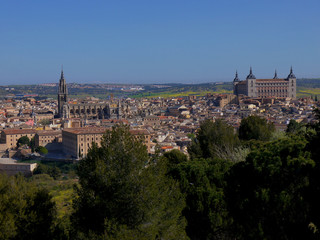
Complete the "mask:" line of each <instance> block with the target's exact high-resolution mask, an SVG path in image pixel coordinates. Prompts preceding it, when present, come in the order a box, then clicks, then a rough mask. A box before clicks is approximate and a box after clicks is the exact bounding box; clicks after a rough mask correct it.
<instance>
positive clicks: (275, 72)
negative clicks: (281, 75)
mask: <svg viewBox="0 0 320 240" xmlns="http://www.w3.org/2000/svg"><path fill="white" fill-rule="evenodd" d="M273 79H278V74H277V69H276V70H275V71H274V77H273Z"/></svg>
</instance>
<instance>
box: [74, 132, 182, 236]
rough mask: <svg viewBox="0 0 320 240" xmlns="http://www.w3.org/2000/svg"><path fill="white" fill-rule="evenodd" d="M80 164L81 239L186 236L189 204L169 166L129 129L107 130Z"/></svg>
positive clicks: (77, 209)
mask: <svg viewBox="0 0 320 240" xmlns="http://www.w3.org/2000/svg"><path fill="white" fill-rule="evenodd" d="M101 145H102V146H101V147H98V146H97V145H93V147H92V148H91V150H90V152H89V153H88V155H87V157H85V158H84V159H83V160H81V161H80V164H79V168H78V175H79V187H78V188H77V189H76V192H77V195H78V197H77V198H76V199H75V200H74V203H73V205H74V213H73V215H72V216H71V221H72V227H73V228H74V229H73V230H74V232H75V235H78V237H87V238H89V239H90V238H91V239H92V238H98V237H104V238H106V239H132V238H134V239H178V238H179V239H185V238H186V235H185V230H184V228H185V224H184V223H185V221H184V220H183V218H182V217H181V211H182V209H183V207H184V205H185V202H184V198H183V195H182V194H181V193H180V191H179V188H178V185H177V184H176V183H175V182H174V181H173V180H172V179H170V178H166V175H165V174H166V168H165V165H163V164H162V163H161V162H156V161H155V160H156V159H150V158H149V156H148V154H147V150H146V147H145V146H144V145H143V143H142V142H141V141H140V140H137V139H135V138H134V137H133V136H132V135H131V134H130V132H129V129H128V128H127V127H124V126H121V127H118V128H113V130H112V131H108V132H107V133H106V134H105V136H104V138H103V140H102V142H101ZM133 236H134V237H133Z"/></svg>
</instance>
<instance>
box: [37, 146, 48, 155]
mask: <svg viewBox="0 0 320 240" xmlns="http://www.w3.org/2000/svg"><path fill="white" fill-rule="evenodd" d="M36 152H37V153H40V154H41V155H46V154H48V149H46V148H45V147H43V146H39V147H37V148H36Z"/></svg>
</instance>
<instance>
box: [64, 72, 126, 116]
mask: <svg viewBox="0 0 320 240" xmlns="http://www.w3.org/2000/svg"><path fill="white" fill-rule="evenodd" d="M121 115H122V112H121V102H120V100H119V101H118V103H77V104H74V103H69V102H68V89H67V84H66V80H65V79H64V74H63V70H61V77H60V81H59V89H58V117H59V118H64V119H66V118H82V119H120V118H121Z"/></svg>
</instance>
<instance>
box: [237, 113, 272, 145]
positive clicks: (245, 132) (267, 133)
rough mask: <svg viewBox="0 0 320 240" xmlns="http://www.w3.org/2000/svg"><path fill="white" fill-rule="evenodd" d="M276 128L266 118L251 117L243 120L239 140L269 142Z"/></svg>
mask: <svg viewBox="0 0 320 240" xmlns="http://www.w3.org/2000/svg"><path fill="white" fill-rule="evenodd" d="M274 131H275V127H274V125H273V124H272V123H268V122H267V120H266V119H265V118H261V117H259V116H249V117H247V118H244V119H242V121H241V123H240V127H239V138H240V139H241V140H252V139H254V140H260V141H268V140H269V139H270V138H271V136H272V133H273V132H274Z"/></svg>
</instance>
